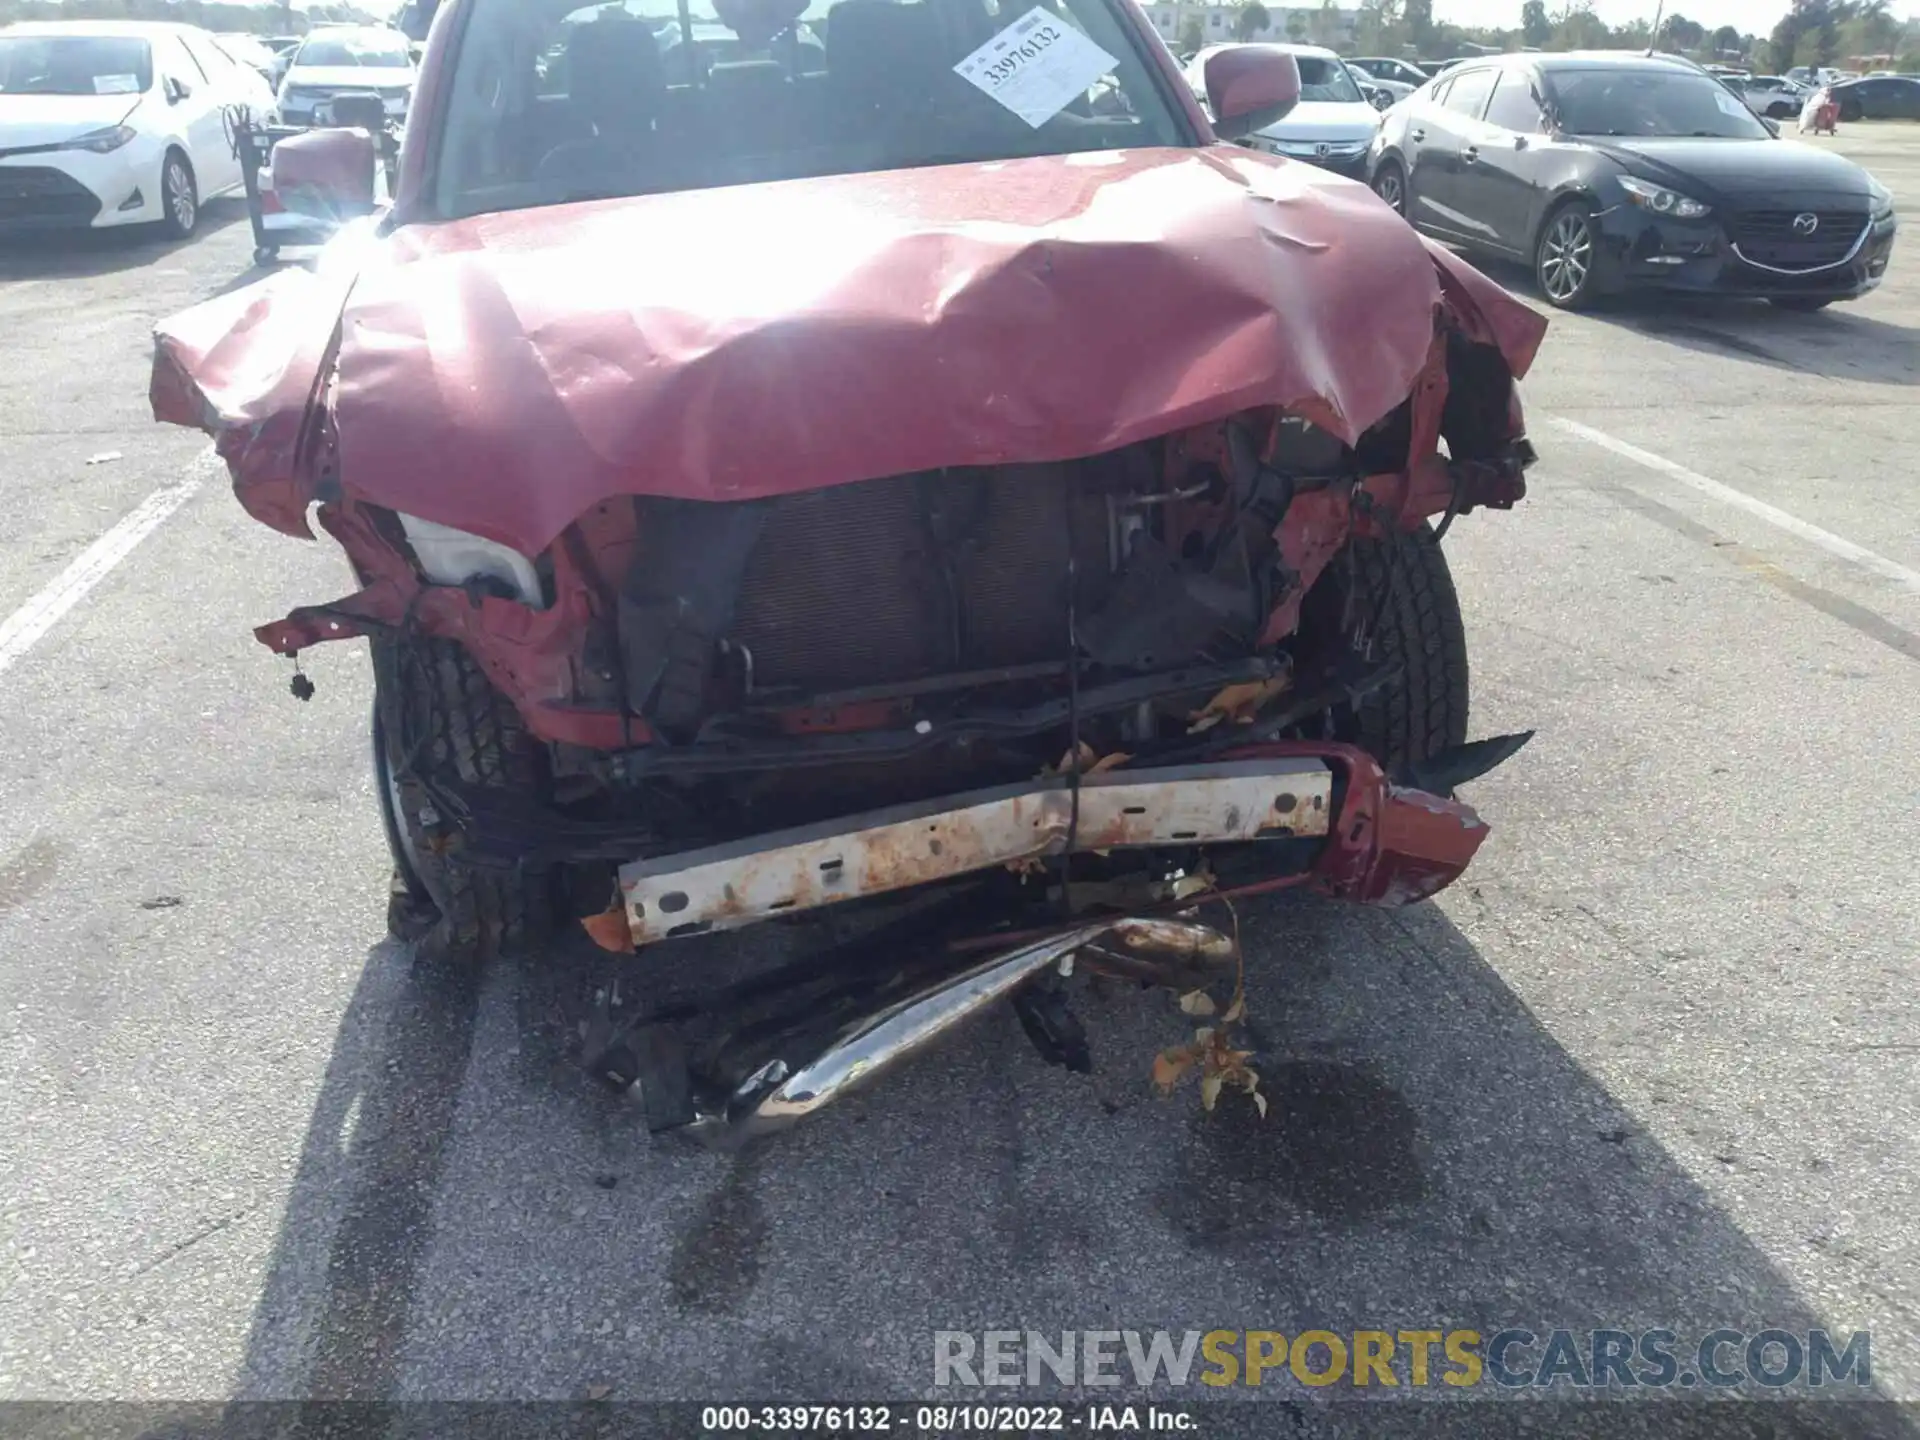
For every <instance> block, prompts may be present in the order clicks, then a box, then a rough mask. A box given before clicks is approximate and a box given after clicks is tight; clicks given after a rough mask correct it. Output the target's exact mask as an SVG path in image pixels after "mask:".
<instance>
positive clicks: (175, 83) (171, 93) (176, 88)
mask: <svg viewBox="0 0 1920 1440" xmlns="http://www.w3.org/2000/svg"><path fill="white" fill-rule="evenodd" d="M191 94H193V87H192V86H191V85H189V84H187V82H186V81H184V80H180V79H176V78H175V77H174V76H172V75H169V76H168V77H167V103H168V104H169V105H178V104H179V103H180V102H181V101H182V100H184V99H186V98H187V97H188V96H189V95H191Z"/></svg>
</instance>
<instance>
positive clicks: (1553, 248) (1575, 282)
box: [1539, 210, 1593, 305]
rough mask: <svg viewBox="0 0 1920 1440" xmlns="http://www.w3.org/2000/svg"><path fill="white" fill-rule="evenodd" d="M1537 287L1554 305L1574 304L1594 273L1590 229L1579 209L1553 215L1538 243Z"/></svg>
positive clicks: (1591, 233) (1591, 231) (1591, 232)
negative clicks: (1538, 278)
mask: <svg viewBox="0 0 1920 1440" xmlns="http://www.w3.org/2000/svg"><path fill="white" fill-rule="evenodd" d="M1539 268H1540V288H1541V289H1543V290H1545V291H1546V292H1547V298H1548V299H1549V300H1551V301H1553V302H1554V303H1555V304H1556V305H1566V304H1571V303H1573V302H1574V301H1577V300H1578V299H1579V298H1580V296H1581V295H1582V293H1583V292H1584V291H1585V290H1586V288H1587V277H1588V275H1590V274H1591V273H1592V271H1593V230H1592V227H1591V226H1589V225H1588V224H1587V217H1586V216H1585V215H1583V214H1582V213H1581V212H1580V211H1578V210H1567V211H1564V212H1562V213H1561V214H1560V215H1558V216H1556V217H1555V219H1554V222H1553V224H1552V225H1550V226H1549V227H1548V228H1547V233H1546V235H1545V237H1544V238H1543V239H1542V240H1541V242H1540V267H1539Z"/></svg>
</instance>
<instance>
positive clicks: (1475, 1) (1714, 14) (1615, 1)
mask: <svg viewBox="0 0 1920 1440" xmlns="http://www.w3.org/2000/svg"><path fill="white" fill-rule="evenodd" d="M1520 3H1521V0H1434V5H1433V17H1434V19H1436V20H1450V21H1452V22H1453V23H1454V24H1455V25H1518V24H1519V23H1520ZM1655 3H1656V0H1594V5H1593V13H1594V14H1596V15H1598V16H1599V17H1600V18H1601V19H1602V20H1604V21H1606V22H1607V23H1608V24H1609V25H1624V24H1627V23H1629V22H1630V21H1633V20H1649V21H1650V20H1652V19H1653V11H1654V5H1655ZM1888 8H1889V9H1890V10H1891V11H1892V12H1893V13H1894V14H1895V15H1897V16H1899V17H1900V18H1901V19H1903V20H1907V19H1913V18H1916V17H1920V0H1893V4H1892V5H1890V6H1889V7H1888ZM1558 9H1560V6H1559V5H1558V4H1557V3H1556V0H1547V13H1548V14H1550V15H1551V14H1553V13H1554V12H1555V11H1557V10H1558ZM1675 10H1678V11H1679V12H1680V13H1681V14H1682V15H1684V16H1686V17H1687V18H1688V19H1689V20H1695V21H1698V22H1699V23H1700V24H1702V25H1705V26H1706V27H1707V28H1708V29H1709V30H1712V29H1717V28H1718V27H1719V26H1722V25H1733V26H1736V27H1738V28H1739V29H1740V30H1741V32H1742V33H1744V34H1749V35H1766V34H1769V33H1771V32H1772V30H1773V26H1774V22H1775V21H1777V20H1778V19H1779V18H1780V17H1781V16H1782V15H1784V14H1786V13H1787V10H1788V4H1787V0H1668V3H1667V11H1668V13H1670V14H1671V13H1672V12H1673V11H1675Z"/></svg>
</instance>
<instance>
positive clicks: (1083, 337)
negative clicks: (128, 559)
mask: <svg viewBox="0 0 1920 1440" xmlns="http://www.w3.org/2000/svg"><path fill="white" fill-rule="evenodd" d="M301 278H304V279H305V280H306V281H307V283H305V284H302V283H300V280H301ZM282 281H285V282H286V283H282ZM334 287H338V288H337V289H336V288H334ZM330 307H331V308H330ZM1442 308H1445V309H1447V310H1450V311H1451V312H1452V313H1453V314H1454V315H1455V317H1456V323H1458V324H1459V325H1460V326H1461V327H1462V328H1463V329H1465V330H1467V332H1468V333H1469V334H1472V335H1474V336H1475V337H1476V338H1480V339H1483V340H1485V341H1487V342H1489V343H1495V344H1498V345H1499V346H1500V347H1501V348H1502V349H1503V351H1504V352H1505V354H1506V356H1507V358H1508V361H1509V365H1510V367H1511V368H1512V369H1513V370H1514V372H1515V373H1516V374H1518V373H1521V372H1524V371H1525V369H1526V368H1527V366H1528V364H1529V363H1531V360H1532V358H1533V352H1534V349H1535V348H1536V347H1537V345H1538V343H1539V339H1540V336H1541V334H1542V333H1543V332H1544V327H1545V322H1544V321H1543V320H1541V319H1540V317H1538V316H1537V315H1535V314H1534V313H1533V312H1532V311H1530V310H1529V309H1527V308H1526V307H1525V306H1523V305H1521V304H1519V303H1518V302H1517V301H1514V300H1512V299H1511V298H1510V297H1507V296H1506V295H1505V294H1504V292H1502V291H1500V290H1499V288H1498V287H1497V286H1494V285H1492V284H1491V283H1490V282H1487V281H1485V280H1484V279H1482V278H1481V277H1479V276H1478V275H1477V274H1475V272H1473V270H1472V269H1471V267H1470V266H1467V265H1466V264H1465V263H1464V262H1462V261H1459V260H1457V259H1455V258H1454V257H1452V256H1450V255H1448V254H1447V253H1446V252H1444V251H1441V250H1439V249H1438V248H1437V247H1434V246H1431V245H1429V244H1428V243H1427V242H1426V241H1424V240H1422V239H1421V238H1420V237H1419V236H1418V235H1416V234H1415V233H1414V232H1413V230H1411V229H1410V228H1409V227H1408V226H1407V225H1406V224H1405V223H1404V222H1403V221H1402V220H1401V219H1400V218H1399V217H1398V216H1397V215H1395V214H1394V213H1393V212H1392V211H1390V210H1389V209H1387V207H1386V206H1385V205H1383V204H1382V203H1380V201H1379V200H1378V199H1377V198H1376V197H1374V196H1373V195H1371V194H1370V193H1369V192H1368V191H1367V190H1366V189H1365V188H1364V187H1362V186H1359V185H1355V184H1353V183H1352V182H1350V181H1345V180H1341V179H1339V178H1338V177H1334V176H1331V175H1328V174H1326V173H1325V172H1322V171H1319V170H1316V169H1314V168H1312V167H1311V166H1308V165H1304V164H1299V163H1295V162H1291V161H1286V160H1280V159H1274V158H1269V157H1261V156H1255V155H1253V154H1250V153H1249V152H1246V151H1244V150H1240V149H1237V148H1232V147H1224V146H1220V147H1209V148H1206V149H1200V150H1194V149H1150V150H1139V151H1129V152H1103V153H1095V154H1083V155H1066V156H1046V157H1039V158H1032V159H1023V160H1014V161H1005V162H995V163H990V164H969V165H955V166H938V167H928V168H923V169H915V170H902V171H887V172H879V173H871V174H854V175H841V176H831V177H825V178H819V179H809V180H804V181H786V182H777V183H771V184H760V185H742V186H728V187H721V188H714V189H707V190H692V191H685V192H679V193H674V194H662V195H649V196H637V197H631V198H624V199H616V200H606V201H597V202H592V203H587V204H577V205H564V206H551V207H543V208H538V209H529V210H520V211H513V212H506V213H499V214H488V215H478V216H474V217H471V218H469V219H464V220H458V221H451V222H441V223H434V224H424V223H422V224H411V225H403V226H401V227H399V228H398V229H397V230H395V231H394V232H393V233H392V234H391V235H388V236H386V237H385V238H384V239H382V240H380V241H378V242H377V243H375V244H374V245H372V246H371V247H370V248H369V250H368V252H367V254H366V257H365V259H364V261H363V262H362V263H361V264H360V265H359V267H358V272H357V276H356V278H355V279H354V280H353V281H352V282H351V293H350V294H349V293H348V290H347V287H346V284H344V283H343V282H341V281H340V280H338V279H320V278H318V277H293V276H288V277H282V280H277V281H275V282H269V284H268V285H266V286H260V287H255V288H254V289H252V290H248V291H242V292H239V293H238V294H237V295H234V296H228V297H224V298H223V299H221V300H217V301H213V302H210V303H209V304H208V305H205V306H202V307H200V308H199V309H197V310H193V311H189V312H187V313H186V314H185V315H182V316H180V317H177V318H176V319H174V320H171V321H168V322H166V323H165V324H163V325H162V326H161V327H160V328H159V331H158V335H157V339H158V356H157V359H156V366H155V374H154V408H155V413H156V414H157V415H158V416H159V417H160V418H162V419H166V420H172V421H175V422H177V423H183V424H192V425H199V426H202V427H203V428H207V429H209V430H211V431H212V432H213V433H215V434H216V436H218V438H219V442H220V447H221V453H222V454H223V455H225V456H226V457H227V459H228V462H229V464H230V465H231V466H232V468H233V472H234V477H235V484H236V488H237V490H238V491H239V492H240V494H241V497H242V499H243V501H245V502H246V503H247V504H248V507H249V509H251V510H252V511H253V513H255V514H256V515H258V516H259V517H260V518H262V519H264V520H267V521H268V523H271V524H276V525H278V526H279V527H280V528H282V529H293V530H295V533H299V530H298V528H297V527H296V526H294V525H293V524H292V523H290V522H291V518H292V517H291V510H292V508H293V506H294V505H295V504H296V502H299V503H301V504H304V500H305V498H309V497H310V496H311V493H312V486H313V482H312V480H311V478H310V477H309V478H305V479H303V478H302V475H301V453H299V445H300V439H299V437H300V436H301V434H302V433H303V426H304V425H305V423H306V416H307V407H308V405H309V403H310V402H311V401H312V400H313V399H314V398H315V397H317V396H319V395H320V394H321V393H322V381H323V376H324V374H325V371H326V369H327V365H328V347H329V346H330V345H331V344H332V343H333V337H334V334H335V331H336V329H337V332H338V353H337V360H335V361H333V362H332V363H333V364H334V365H336V366H337V378H336V379H335V381H334V383H333V385H332V388H331V392H330V397H331V398H330V419H331V422H332V425H333V429H334V432H335V437H336V438H335V441H334V443H335V445H336V446H337V450H336V452H335V457H336V459H337V463H338V465H339V467H340V473H341V475H342V477H343V482H344V485H345V487H346V489H347V490H348V492H349V493H351V494H353V495H355V496H357V497H359V498H362V499H365V500H368V501H370V502H372V503H374V504H377V505H381V506H385V507H388V508H391V509H396V510H401V511H404V512H406V513H409V514H413V515H419V516H422V517H425V518H426V519H429V520H435V521H438V522H440V523H442V524H446V525H452V526H456V527H458V528H460V529H463V530H468V531H472V532H475V533H478V534H481V535H484V536H486V537H488V538H490V539H493V540H497V541H500V542H502V543H504V544H507V545H510V546H512V547H513V548H515V549H516V550H519V551H520V552H522V553H523V554H528V555H533V554H538V553H540V552H541V551H543V550H545V549H546V548H547V546H548V545H549V544H550V543H551V541H552V540H553V538H554V537H555V536H556V535H557V534H558V533H559V532H560V531H561V530H562V529H564V528H565V527H566V526H567V525H568V524H570V523H571V522H572V521H573V520H574V519H575V518H576V517H577V516H579V515H580V514H582V513H583V512H585V511H586V510H588V509H589V508H590V507H591V506H593V505H594V504H595V503H597V502H600V501H603V500H606V499H609V498H612V497H616V496H621V495H671V496H680V497H683V498H688V499H698V500H722V501H726V500H744V499H749V498H755V497H760V496H768V495H778V494H784V493H790V492H795V491H804V490H811V489H819V488H823V487H826V486H829V485H837V484H845V483H849V482H852V481H858V480H866V479H874V478H879V477H882V476H887V475H896V474H904V473H908V472H913V471H922V470H931V469H937V468H941V467H947V466H964V465H992V464H1002V463H1007V462H1013V461H1019V462H1036V461H1052V460H1065V459H1072V458H1077V457H1080V456H1085V455H1093V454H1099V453H1102V452H1104V451H1108V450H1112V449H1114V448H1117V447H1119V446H1122V445H1125V444H1129V443H1132V442H1134V441H1138V440H1142V439H1147V438H1149V437H1152V436H1155V435H1160V434H1165V433H1168V432H1171V431H1174V430H1178V429H1181V428H1184V427H1188V426H1193V425H1198V424H1203V423H1206V422H1209V421H1213V420H1218V419H1220V418H1222V417H1224V416H1227V415H1230V414H1233V413H1236V412H1239V411H1243V410H1247V409H1251V408H1255V407H1261V406H1280V407H1283V408H1285V409H1287V410H1289V411H1291V412H1292V413H1294V414H1297V415H1300V416H1303V417H1304V418H1306V419H1308V420H1310V421H1312V422H1313V423H1315V424H1317V425H1320V426H1322V427H1323V428H1325V429H1327V430H1330V431H1332V432H1333V433H1335V434H1337V435H1339V436H1340V437H1341V438H1342V439H1344V440H1347V441H1352V440H1353V439H1354V438H1355V437H1357V436H1358V435H1359V434H1360V433H1361V432H1362V431H1364V430H1365V429H1366V428H1367V427H1368V426H1370V425H1372V424H1373V423H1374V422H1376V421H1377V420H1379V419H1380V418H1382V417H1383V416H1385V415H1386V414H1387V413H1388V412H1389V411H1391V410H1392V409H1393V408H1394V407H1395V406H1396V405H1398V404H1399V403H1400V402H1401V401H1402V400H1404V399H1405V398H1406V397H1407V395H1408V393H1409V392H1410V391H1411V389H1412V388H1413V386H1414V383H1415V381H1416V379H1417V378H1418V377H1419V376H1420V374H1421V371H1422V367H1423V366H1424V365H1425V363H1426V361H1427V358H1428V354H1429V349H1430V346H1431V344H1432V340H1433V333H1434V322H1435V316H1436V312H1437V311H1438V310H1440V309H1442ZM336 319H337V323H336Z"/></svg>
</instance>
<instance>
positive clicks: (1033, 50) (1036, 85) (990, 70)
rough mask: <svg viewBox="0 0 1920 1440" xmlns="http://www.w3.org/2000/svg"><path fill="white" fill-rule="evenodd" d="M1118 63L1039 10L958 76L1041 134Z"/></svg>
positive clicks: (983, 51) (988, 46) (972, 58)
mask: <svg viewBox="0 0 1920 1440" xmlns="http://www.w3.org/2000/svg"><path fill="white" fill-rule="evenodd" d="M1118 63H1119V62H1118V61H1116V60H1115V59H1114V58H1113V57H1112V56H1111V55H1109V54H1107V52H1106V51H1104V50H1102V49H1101V48H1100V47H1099V46H1098V45H1096V44H1094V43H1093V41H1091V40H1089V39H1088V38H1087V37H1086V36H1085V35H1083V34H1081V33H1080V31H1078V30H1076V29H1075V28H1074V27H1073V26H1071V25H1069V24H1067V22H1066V21H1064V20H1062V19H1061V18H1060V17H1059V16H1058V15H1054V14H1050V13H1049V12H1048V11H1045V10H1042V9H1041V8H1040V7H1039V6H1037V5H1036V6H1035V7H1034V8H1033V9H1031V10H1029V11H1028V12H1027V13H1026V14H1025V15H1023V16H1021V17H1020V19H1018V20H1016V21H1014V23H1013V24H1011V25H1009V26H1008V27H1007V28H1006V29H1005V30H1002V31H1001V32H1000V33H999V34H998V35H996V36H994V37H993V38H992V39H991V40H989V41H988V42H987V43H986V44H984V45H982V46H981V47H980V48H979V49H978V50H976V51H974V52H973V53H972V54H971V55H969V56H967V58H966V59H964V60H962V61H961V62H960V63H959V64H958V65H956V66H954V67H953V70H954V73H955V74H956V75H958V76H959V77H960V78H961V79H963V80H966V81H968V82H969V83H971V84H973V85H977V86H979V87H980V89H982V90H984V91H986V92H987V94H989V95H991V96H992V97H993V98H994V99H996V100H998V101H999V102H1000V103H1001V104H1002V105H1004V106H1006V107H1007V109H1009V110H1011V111H1012V112H1013V113H1014V114H1016V115H1018V116H1019V117H1020V118H1021V119H1022V120H1024V121H1026V122H1027V124H1029V125H1031V126H1033V127H1034V129H1036V130H1037V129H1039V128H1040V127H1041V126H1042V125H1044V124H1046V123H1047V121H1049V120H1051V119H1052V118H1053V117H1054V116H1056V115H1058V114H1059V113H1060V112H1061V111H1062V110H1064V109H1066V107H1067V106H1068V105H1069V104H1071V103H1072V102H1073V101H1074V100H1077V99H1078V98H1079V97H1080V96H1082V95H1084V94H1086V93H1087V87H1088V86H1089V85H1091V84H1093V82H1094V81H1096V80H1098V79H1099V78H1100V77H1101V76H1102V75H1105V74H1107V73H1108V72H1109V71H1111V70H1112V69H1113V67H1114V66H1115V65H1116V64H1118Z"/></svg>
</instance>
